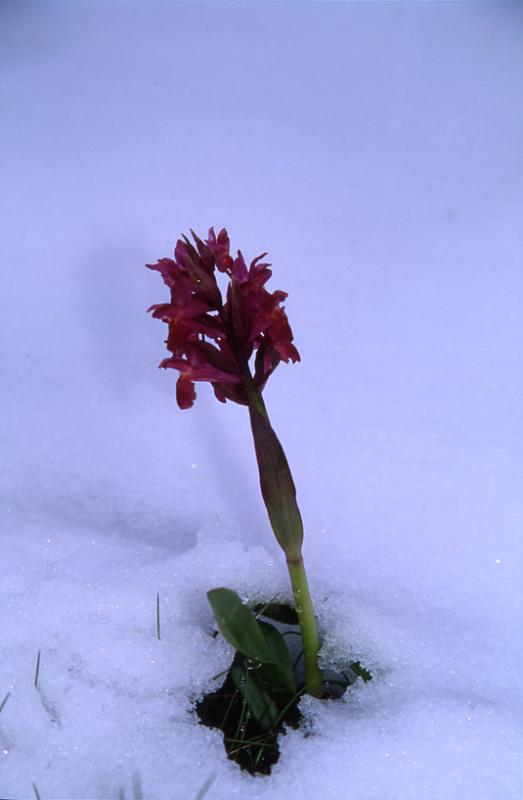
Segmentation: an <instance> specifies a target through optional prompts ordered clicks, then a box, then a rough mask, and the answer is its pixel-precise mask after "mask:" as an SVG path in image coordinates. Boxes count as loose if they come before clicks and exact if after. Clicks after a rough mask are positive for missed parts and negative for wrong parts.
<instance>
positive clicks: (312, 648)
mask: <svg viewBox="0 0 523 800" xmlns="http://www.w3.org/2000/svg"><path fill="white" fill-rule="evenodd" d="M287 569H288V570H289V577H290V579H291V586H292V592H293V595H294V603H295V608H296V613H297V614H298V621H299V623H300V628H301V636H302V639H303V654H304V658H305V670H306V684H307V692H308V693H309V694H311V695H312V696H313V697H319V695H320V694H321V688H322V683H323V679H322V675H321V671H320V669H319V667H318V650H319V649H320V639H319V636H318V628H317V627H316V618H315V616H314V609H313V607H312V600H311V594H310V591H309V583H308V581H307V573H306V572H305V566H304V564H303V558H300V560H299V561H287Z"/></svg>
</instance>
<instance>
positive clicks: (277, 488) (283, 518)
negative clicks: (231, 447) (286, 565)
mask: <svg viewBox="0 0 523 800" xmlns="http://www.w3.org/2000/svg"><path fill="white" fill-rule="evenodd" d="M249 414H250V418H251V428H252V435H253V437H254V449H255V451H256V459H257V461H258V469H259V473H260V487H261V492H262V495H263V499H264V501H265V505H266V507H267V512H268V514H269V519H270V521H271V525H272V529H273V531H274V535H275V536H276V539H277V541H278V544H279V545H280V547H281V548H282V550H283V551H284V552H285V554H286V556H287V560H297V559H299V558H301V545H302V541H303V523H302V520H301V514H300V510H299V508H298V504H297V502H296V488H295V486H294V481H293V479H292V475H291V471H290V469H289V464H288V462H287V458H286V456H285V453H284V451H283V447H282V446H281V444H280V441H279V439H278V437H277V436H276V434H275V433H274V431H273V429H272V427H271V424H270V422H269V421H268V420H267V419H266V418H265V417H264V416H263V414H261V413H260V412H259V411H258V409H257V408H255V407H254V405H253V404H252V403H251V404H249Z"/></svg>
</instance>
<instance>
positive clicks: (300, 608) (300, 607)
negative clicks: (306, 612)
mask: <svg viewBox="0 0 523 800" xmlns="http://www.w3.org/2000/svg"><path fill="white" fill-rule="evenodd" d="M296 613H297V614H303V606H302V604H301V603H297V604H296Z"/></svg>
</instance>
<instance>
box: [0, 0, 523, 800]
mask: <svg viewBox="0 0 523 800" xmlns="http://www.w3.org/2000/svg"><path fill="white" fill-rule="evenodd" d="M522 27H523V6H522V5H521V4H505V3H478V4H469V3H457V4H452V3H450V4H447V3H420V4H407V3H401V4H395V3H392V4H379V3H370V4H342V3H339V4H338V3H332V4H331V3H287V4H273V3H261V2H259V3H254V2H252V3H243V4H239V3H238V4H225V3H213V4H208V5H205V4H201V3H183V4H174V3H155V2H147V3H145V2H144V3H114V2H103V3H99V2H89V3H80V2H74V3H73V2H70V3H65V2H64V3H45V2H40V3H36V2H23V1H22V0H20V1H19V2H5V0H4V2H2V4H1V5H0V44H1V50H0V64H1V76H2V77H1V107H2V111H1V116H2V124H1V127H0V139H1V160H2V163H1V169H2V176H3V192H2V198H1V219H2V223H3V224H2V228H3V231H2V237H1V243H0V248H1V264H2V272H3V274H2V292H1V299H0V303H1V321H0V325H1V335H2V357H1V381H2V392H1V400H0V403H1V408H0V411H1V418H2V422H3V424H2V432H1V437H2V438H1V442H2V444H1V449H2V462H3V464H4V469H3V470H2V474H1V482H0V487H1V495H2V508H3V512H2V539H1V541H2V551H1V559H0V570H1V583H0V590H1V597H2V600H1V603H2V606H1V607H2V628H1V630H2V635H1V639H0V653H1V658H0V703H1V701H2V699H3V697H4V696H5V695H6V694H7V693H8V692H9V693H10V695H9V698H8V700H7V702H6V703H5V705H4V707H3V710H2V711H1V713H0V759H1V761H0V796H1V797H2V798H28V797H32V796H33V789H32V786H31V784H32V783H34V784H35V785H36V787H37V789H38V791H39V793H40V795H41V797H42V800H50V799H51V798H73V799H75V800H77V799H78V798H94V799H96V800H101V798H116V797H118V796H119V794H120V796H123V792H125V797H126V798H130V797H133V796H134V797H136V798H138V797H140V796H142V794H143V797H145V798H147V799H148V800H151V799H152V798H162V800H163V798H165V799H166V800H174V799H175V798H176V799H178V798H181V799H183V800H186V799H187V800H193V798H195V797H196V796H197V794H198V791H199V790H200V789H201V787H202V786H203V785H204V784H205V782H206V781H208V780H209V779H211V778H213V783H212V785H211V787H210V788H209V789H208V791H207V794H206V798H208V800H220V799H221V798H252V800H258V799H259V800H272V799H273V798H282V797H300V798H301V800H307V799H311V800H312V799H313V798H314V799H315V798H322V799H323V800H334V799H335V798H336V800H339V798H342V799H343V798H346V800H420V798H423V799H424V800H516V798H517V799H518V800H520V799H521V797H522V792H523V764H522V752H523V722H522V719H523V715H522V711H523V708H522V706H523V702H522V700H523V698H522V684H521V658H522V655H523V646H522V645H523V641H522V621H523V620H522V616H523V613H522V612H523V602H522V600H523V598H522V581H521V575H522V569H523V546H522V521H523V514H522V511H523V508H522V506H523V503H522V492H521V487H522V485H523V483H522V478H523V475H522V468H521V467H522V463H521V452H522V444H523V442H522V430H523V426H522V416H523V415H522V412H521V408H522V402H521V401H522V399H523V398H522V395H523V392H522V367H523V363H522V361H523V358H522V347H521V345H522V340H521V318H522V314H521V312H522V300H523V291H522V289H523V280H522V275H523V273H522V266H523V265H522V260H521V252H522V245H523V226H522V225H521V218H522V210H523V191H522V189H523V187H522V175H523V171H522V168H523V151H522V147H521V141H522V134H523V130H522V128H523V124H522V123H523V112H522V108H523V106H522V102H521V101H522V96H521V85H522V78H523V74H522V67H523V50H522V48H521V33H522ZM210 224H214V225H216V226H218V227H219V226H221V225H227V226H228V228H229V230H230V233H231V237H232V240H233V243H234V245H235V246H239V247H241V248H242V250H243V252H244V253H245V255H246V257H253V256H254V255H257V254H258V253H259V252H261V251H263V250H269V251H270V256H271V259H272V261H273V264H274V272H275V276H274V278H273V281H272V287H273V288H283V289H285V290H287V291H288V292H289V300H288V303H287V310H288V313H289V317H290V319H291V323H292V325H293V328H294V332H295V336H296V343H297V345H298V347H299V349H300V351H301V354H302V359H303V360H302V363H301V364H299V365H296V366H292V367H290V366H289V367H285V366H282V367H281V368H280V369H279V370H278V372H277V373H276V374H275V375H274V377H273V378H272V379H271V382H270V384H269V386H268V388H267V391H266V399H267V403H268V406H269V409H270V413H271V416H272V418H273V421H274V424H275V427H276V429H277V431H278V432H279V434H280V437H281V439H282V440H283V442H284V445H285V447H286V450H287V453H288V456H289V460H290V462H291V465H292V467H293V471H294V475H295V480H296V483H297V487H298V497H299V501H300V504H301V508H302V512H303V516H304V520H305V527H306V540H305V555H306V562H307V566H308V570H309V575H310V580H311V585H312V591H313V594H314V597H315V600H316V604H317V609H318V614H319V617H320V621H321V625H322V632H323V636H324V640H325V644H324V653H325V658H326V659H327V660H328V661H329V662H333V661H334V662H335V661H336V660H341V661H343V659H345V658H347V657H353V658H354V657H357V658H360V659H361V660H362V661H363V663H364V664H365V665H367V666H368V667H370V668H371V669H372V670H373V672H374V674H375V679H374V680H373V681H372V682H371V683H370V684H368V685H361V686H357V687H355V689H354V690H352V691H351V692H350V693H349V694H348V695H347V696H346V697H345V699H344V700H342V701H340V702H337V703H322V702H320V701H317V700H313V699H307V698H306V699H304V700H303V703H302V707H303V710H304V713H305V714H306V716H307V719H308V720H309V725H310V732H312V733H313V735H310V736H308V737H305V736H304V734H303V731H290V732H289V733H288V734H287V736H285V737H283V738H282V739H281V759H280V761H279V763H278V764H277V765H276V766H275V767H274V769H273V774H272V775H271V776H270V777H269V778H260V777H256V778H253V777H251V776H249V775H247V774H245V773H242V772H240V770H239V768H238V767H237V766H236V765H235V764H233V763H232V762H230V761H228V760H227V759H226V758H225V755H224V751H223V747H222V742H221V734H220V733H219V732H217V731H211V730H208V729H206V728H204V727H202V726H200V725H198V724H197V720H196V718H195V715H194V713H193V712H192V711H191V709H192V702H193V701H194V699H195V698H197V697H198V696H200V695H201V694H202V693H203V692H205V691H208V690H209V689H211V688H212V687H215V686H216V685H218V683H219V681H217V680H213V676H215V675H216V674H217V673H218V672H220V670H223V669H225V668H226V666H227V664H228V659H229V658H230V650H229V649H228V647H227V646H226V645H225V644H224V643H223V641H220V640H214V639H212V638H211V637H210V636H209V632H210V630H211V626H212V618H211V612H210V608H209V606H208V603H207V600H206V596H205V593H206V591H207V589H209V588H211V587H214V586H218V585H227V586H230V587H231V588H234V589H236V590H237V591H239V592H240V593H242V595H243V596H245V597H249V598H250V599H258V598H262V597H263V598H267V597H268V596H269V597H270V596H271V595H272V594H273V593H275V592H278V591H279V592H280V593H281V596H282V597H285V596H287V592H288V589H287V577H286V571H285V567H284V565H283V563H282V558H281V555H280V553H279V551H278V549H277V546H276V544H275V543H274V542H273V540H272V534H271V532H270V529H269V526H268V523H267V520H266V518H265V511H264V509H263V506H262V503H261V500H260V497H259V491H258V487H257V475H256V468H255V462H254V455H253V450H252V443H251V440H250V432H249V426H248V421H247V417H246V413H245V409H243V408H240V407H235V406H232V405H230V404H228V405H227V406H225V407H222V406H219V405H218V404H217V403H216V402H215V400H214V399H213V398H212V396H211V393H210V391H209V390H208V387H200V388H199V391H198V395H199V396H198V400H197V403H196V405H195V407H194V408H193V409H192V410H191V411H186V412H181V411H179V410H178V409H177V408H176V406H175V402H174V383H175V375H174V374H173V373H166V372H163V371H158V370H157V369H156V365H157V363H158V362H159V361H160V359H161V358H162V357H163V355H164V350H163V344H162V341H163V338H164V329H163V326H162V325H161V323H159V322H155V321H153V320H151V319H149V318H148V317H147V316H146V314H145V308H146V307H147V306H148V305H150V304H151V303H153V302H160V301H162V300H163V299H164V297H165V290H164V287H163V286H162V284H161V282H160V280H159V278H158V276H157V275H156V274H152V273H149V272H148V271H147V270H145V269H144V268H143V264H144V263H145V262H146V261H152V260H155V259H156V258H158V257H161V256H165V255H168V254H169V253H170V252H171V249H172V247H173V245H174V242H175V240H176V238H177V237H178V236H179V234H180V233H181V232H182V231H187V230H188V228H189V227H193V228H194V229H196V230H197V231H199V232H205V231H206V229H207V227H208V226H209V225H210ZM157 592H158V593H159V594H160V598H161V610H162V618H161V619H162V639H161V641H158V640H157V639H156V637H155V634H156V631H155V603H156V593H157ZM39 650H40V651H41V664H40V673H39V682H38V689H35V688H34V686H33V679H34V671H35V663H36V657H37V653H38V651H39Z"/></svg>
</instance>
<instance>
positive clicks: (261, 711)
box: [231, 659, 280, 731]
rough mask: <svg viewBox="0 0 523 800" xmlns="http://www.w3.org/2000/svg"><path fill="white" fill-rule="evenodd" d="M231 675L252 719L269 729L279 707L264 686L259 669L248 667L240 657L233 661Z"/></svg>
mask: <svg viewBox="0 0 523 800" xmlns="http://www.w3.org/2000/svg"><path fill="white" fill-rule="evenodd" d="M231 677H232V679H233V681H234V683H235V684H236V686H237V687H238V689H239V691H240V693H241V695H242V697H243V699H244V701H245V702H246V704H247V707H248V708H249V711H250V712H251V714H252V716H253V717H254V719H255V720H256V721H257V722H258V723H259V724H260V725H261V727H262V728H263V729H264V730H266V731H269V730H270V729H271V728H272V727H273V725H275V724H276V723H277V721H278V719H279V716H280V709H279V708H278V706H277V705H276V703H275V702H274V700H273V698H272V697H271V694H270V692H269V691H268V689H267V687H266V686H265V682H264V680H263V676H262V675H261V673H260V671H259V670H254V669H248V668H247V665H246V662H245V660H244V659H241V661H235V662H234V663H233V665H232V667H231Z"/></svg>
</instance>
